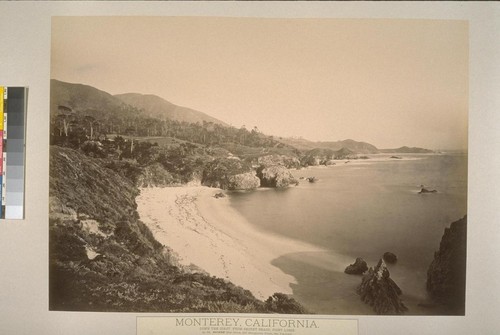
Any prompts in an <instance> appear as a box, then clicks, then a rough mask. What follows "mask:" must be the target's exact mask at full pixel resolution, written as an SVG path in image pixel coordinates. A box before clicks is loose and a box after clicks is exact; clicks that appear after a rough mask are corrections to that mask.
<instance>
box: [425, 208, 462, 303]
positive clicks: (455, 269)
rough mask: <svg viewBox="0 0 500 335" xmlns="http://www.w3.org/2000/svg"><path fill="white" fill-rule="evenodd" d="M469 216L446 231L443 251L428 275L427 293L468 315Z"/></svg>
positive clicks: (433, 262) (435, 258) (441, 245)
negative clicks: (466, 292) (466, 274)
mask: <svg viewBox="0 0 500 335" xmlns="http://www.w3.org/2000/svg"><path fill="white" fill-rule="evenodd" d="M466 244H467V216H464V217H463V218H462V219H460V220H458V221H455V222H453V223H452V224H451V225H450V228H446V229H445V230H444V235H443V237H442V238H441V243H440V245H439V251H437V252H435V253H434V260H433V261H432V263H431V264H430V266H429V269H428V271H427V290H428V292H429V294H430V296H431V297H432V298H433V299H434V300H435V301H437V302H440V303H443V304H446V305H448V306H449V307H451V308H452V309H453V310H455V311H456V312H457V313H463V312H464V311H465V268H466Z"/></svg>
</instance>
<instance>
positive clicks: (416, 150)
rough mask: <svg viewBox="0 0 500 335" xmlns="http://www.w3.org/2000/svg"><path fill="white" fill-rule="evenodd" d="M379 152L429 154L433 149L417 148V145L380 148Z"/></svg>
mask: <svg viewBox="0 0 500 335" xmlns="http://www.w3.org/2000/svg"><path fill="white" fill-rule="evenodd" d="M380 152H383V153H395V154H396V153H397V154H431V153H433V152H434V151H432V150H429V149H424V148H418V147H411V148H410V147H407V146H404V147H400V148H396V149H380Z"/></svg>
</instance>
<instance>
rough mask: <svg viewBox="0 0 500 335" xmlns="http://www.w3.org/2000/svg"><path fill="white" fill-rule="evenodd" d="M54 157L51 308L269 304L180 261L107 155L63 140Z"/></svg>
mask: <svg viewBox="0 0 500 335" xmlns="http://www.w3.org/2000/svg"><path fill="white" fill-rule="evenodd" d="M50 161H51V166H50V177H51V178H50V198H51V199H50V200H51V210H50V301H49V304H50V309H51V310H92V311H136V312H137V311H151V312H159V311H162V312H266V311H270V306H267V307H266V304H265V303H264V302H261V301H259V300H257V299H255V298H254V297H253V296H252V294H251V293H250V292H249V291H247V290H244V289H242V288H240V287H236V286H234V285H233V284H231V283H228V282H225V281H223V280H222V279H218V278H214V277H209V276H207V275H204V274H198V273H187V272H186V271H184V270H182V269H180V268H178V267H176V266H175V262H174V261H172V260H171V259H172V257H171V256H170V254H169V253H168V251H167V250H165V249H164V248H163V247H162V246H161V245H160V244H159V243H158V242H157V241H155V240H154V238H153V236H152V235H151V233H150V231H149V230H148V229H147V228H146V227H145V226H144V225H143V224H142V223H141V222H140V221H139V220H138V218H137V212H136V210H135V209H136V204H135V201H134V199H135V196H136V195H137V192H138V190H137V188H136V187H135V186H134V185H133V184H132V183H131V182H130V181H128V180H127V179H125V178H123V177H121V176H120V175H119V174H117V173H115V172H113V171H112V170H109V169H107V168H105V167H104V165H103V162H101V161H99V160H97V159H92V158H89V157H86V156H83V155H82V154H81V153H79V152H78V151H75V150H72V149H66V148H60V147H57V146H53V147H51V160H50ZM89 227H93V229H92V228H89ZM97 227H98V229H96V228H97ZM94 252H95V253H97V254H98V256H97V257H95V258H93V256H95V254H93V255H92V253H94ZM91 258H92V259H91ZM268 305H269V304H268ZM289 313H293V311H289Z"/></svg>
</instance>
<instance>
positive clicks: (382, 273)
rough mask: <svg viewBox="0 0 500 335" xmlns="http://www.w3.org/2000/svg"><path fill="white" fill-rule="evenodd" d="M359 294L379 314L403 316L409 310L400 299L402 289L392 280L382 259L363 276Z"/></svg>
mask: <svg viewBox="0 0 500 335" xmlns="http://www.w3.org/2000/svg"><path fill="white" fill-rule="evenodd" d="M357 292H358V294H359V295H360V296H361V300H363V301H364V302H365V303H367V304H369V305H370V306H372V307H373V309H374V310H375V312H377V314H402V313H403V312H405V311H407V310H408V308H407V307H406V306H405V305H404V304H403V302H402V301H401V299H400V298H399V296H400V295H401V294H402V291H401V289H400V288H399V286H398V285H397V284H396V283H395V282H394V281H393V280H392V279H391V278H390V273H389V270H387V267H386V265H385V263H384V261H383V260H382V259H381V260H379V262H378V264H377V266H376V267H375V268H370V269H369V270H368V272H367V273H366V274H365V275H364V276H363V279H362V281H361V285H359V287H358V289H357Z"/></svg>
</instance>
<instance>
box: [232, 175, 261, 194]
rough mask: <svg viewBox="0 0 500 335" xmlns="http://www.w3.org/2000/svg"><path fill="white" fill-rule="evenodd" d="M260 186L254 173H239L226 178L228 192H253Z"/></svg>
mask: <svg viewBox="0 0 500 335" xmlns="http://www.w3.org/2000/svg"><path fill="white" fill-rule="evenodd" d="M259 186H260V179H259V178H258V177H257V176H256V175H255V173H254V172H247V173H240V174H236V175H233V176H228V178H227V189H228V190H253V189H255V188H258V187H259Z"/></svg>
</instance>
